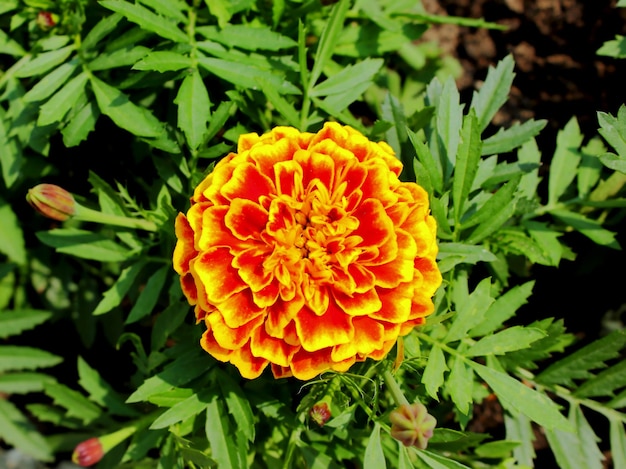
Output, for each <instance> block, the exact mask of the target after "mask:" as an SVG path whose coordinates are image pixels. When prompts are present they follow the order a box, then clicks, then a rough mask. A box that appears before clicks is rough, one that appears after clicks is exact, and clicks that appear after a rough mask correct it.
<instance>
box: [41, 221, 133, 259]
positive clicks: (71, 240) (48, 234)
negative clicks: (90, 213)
mask: <svg viewBox="0 0 626 469" xmlns="http://www.w3.org/2000/svg"><path fill="white" fill-rule="evenodd" d="M35 235H36V236H37V238H38V239H39V240H40V241H41V242H42V243H44V244H46V245H48V246H50V247H53V248H55V250H56V251H57V252H62V253H65V254H70V255H72V256H76V257H81V258H83V259H91V260H95V261H101V262H120V261H125V260H127V259H129V258H130V257H132V256H133V253H132V252H131V251H128V250H127V249H125V248H123V247H122V246H120V245H119V244H117V243H116V242H115V241H113V240H111V239H109V238H107V237H105V236H103V235H101V234H98V233H93V232H91V231H87V230H79V229H76V228H56V229H53V230H50V231H39V232H37V233H35Z"/></svg>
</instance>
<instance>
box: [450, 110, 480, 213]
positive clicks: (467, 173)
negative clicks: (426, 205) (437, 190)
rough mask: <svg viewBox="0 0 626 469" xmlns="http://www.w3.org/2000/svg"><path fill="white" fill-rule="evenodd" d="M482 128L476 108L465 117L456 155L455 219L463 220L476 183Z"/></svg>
mask: <svg viewBox="0 0 626 469" xmlns="http://www.w3.org/2000/svg"><path fill="white" fill-rule="evenodd" d="M481 145H482V143H481V141H480V129H479V128H478V121H477V119H476V114H475V113H474V110H473V109H472V110H470V113H469V114H468V115H467V116H465V118H464V119H463V128H462V130H461V143H460V145H459V150H458V152H457V156H456V166H455V168H454V178H453V179H452V202H453V204H454V217H455V220H456V221H457V223H458V221H459V220H461V216H462V215H463V213H464V212H463V209H464V208H465V207H464V205H465V203H466V202H467V199H468V197H469V193H470V189H471V187H472V184H473V183H474V177H475V176H476V170H477V169H478V161H479V160H480V148H481Z"/></svg>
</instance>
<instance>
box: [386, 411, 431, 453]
mask: <svg viewBox="0 0 626 469" xmlns="http://www.w3.org/2000/svg"><path fill="white" fill-rule="evenodd" d="M389 420H391V436H392V437H394V438H395V439H396V440H398V441H400V442H401V443H402V444H403V445H404V446H415V447H416V448H420V449H426V446H427V445H428V440H429V439H430V438H431V437H432V436H433V431H434V429H435V426H436V425H437V420H436V419H435V417H433V416H432V415H430V414H429V413H428V410H426V407H425V406H424V405H423V404H421V403H419V402H416V403H414V404H408V405H401V406H400V407H398V408H397V409H395V410H392V411H391V413H390V414H389Z"/></svg>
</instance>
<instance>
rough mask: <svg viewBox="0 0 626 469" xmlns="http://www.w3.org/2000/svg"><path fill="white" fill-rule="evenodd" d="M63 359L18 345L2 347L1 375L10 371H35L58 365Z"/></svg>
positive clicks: (43, 351)
mask: <svg viewBox="0 0 626 469" xmlns="http://www.w3.org/2000/svg"><path fill="white" fill-rule="evenodd" d="M62 361H63V358H61V357H59V356H58V355H54V354H52V353H50V352H46V351H45V350H40V349H37V348H32V347H24V346H16V345H0V373H2V372H5V371H9V370H33V369H36V368H47V367H49V366H54V365H58V364H59V363H61V362H62Z"/></svg>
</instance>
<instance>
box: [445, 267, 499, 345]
mask: <svg viewBox="0 0 626 469" xmlns="http://www.w3.org/2000/svg"><path fill="white" fill-rule="evenodd" d="M490 290H491V279H490V278H486V279H483V280H482V281H481V282H480V283H479V284H478V285H477V286H476V288H475V290H474V291H473V292H472V293H471V294H470V295H469V296H467V297H466V298H464V299H463V301H462V302H459V301H458V300H457V301H455V302H456V307H457V311H456V315H455V317H454V322H453V323H452V325H451V326H450V329H449V330H448V334H447V335H446V337H445V339H444V341H445V342H446V343H448V342H454V341H456V340H460V339H463V338H464V337H466V336H467V331H469V330H470V329H472V328H473V327H475V326H476V325H478V324H480V323H481V322H482V321H483V318H484V317H485V313H486V312H487V310H488V308H489V306H490V305H491V304H492V303H493V301H494V299H493V298H492V297H491V295H490Z"/></svg>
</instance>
